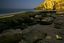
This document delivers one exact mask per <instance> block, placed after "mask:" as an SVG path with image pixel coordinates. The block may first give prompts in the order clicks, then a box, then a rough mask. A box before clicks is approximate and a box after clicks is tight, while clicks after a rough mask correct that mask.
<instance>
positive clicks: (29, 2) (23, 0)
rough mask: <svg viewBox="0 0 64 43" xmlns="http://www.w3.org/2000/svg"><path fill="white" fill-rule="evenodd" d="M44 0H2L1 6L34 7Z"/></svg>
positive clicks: (0, 1) (0, 0)
mask: <svg viewBox="0 0 64 43" xmlns="http://www.w3.org/2000/svg"><path fill="white" fill-rule="evenodd" d="M41 2H43V0H0V8H17V9H32V8H35V7H36V6H38V5H39V4H40V3H41Z"/></svg>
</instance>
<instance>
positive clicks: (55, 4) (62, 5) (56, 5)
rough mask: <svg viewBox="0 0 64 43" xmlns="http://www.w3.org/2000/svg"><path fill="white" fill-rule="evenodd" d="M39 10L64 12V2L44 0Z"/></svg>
mask: <svg viewBox="0 0 64 43" xmlns="http://www.w3.org/2000/svg"><path fill="white" fill-rule="evenodd" d="M35 9H37V10H57V11H59V10H60V11H63V10H64V0H44V2H42V3H41V4H40V5H39V6H38V7H36V8H35Z"/></svg>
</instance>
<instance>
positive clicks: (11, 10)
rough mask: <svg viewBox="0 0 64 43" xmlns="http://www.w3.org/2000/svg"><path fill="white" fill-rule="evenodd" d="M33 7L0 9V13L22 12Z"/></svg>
mask: <svg viewBox="0 0 64 43" xmlns="http://www.w3.org/2000/svg"><path fill="white" fill-rule="evenodd" d="M33 10H34V9H0V15H3V14H7V13H8V14H9V13H16V12H23V11H33Z"/></svg>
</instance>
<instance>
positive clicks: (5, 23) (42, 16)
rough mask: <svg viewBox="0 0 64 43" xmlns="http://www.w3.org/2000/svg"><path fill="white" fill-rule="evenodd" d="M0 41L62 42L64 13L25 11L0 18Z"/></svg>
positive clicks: (1, 42)
mask: <svg viewBox="0 0 64 43" xmlns="http://www.w3.org/2000/svg"><path fill="white" fill-rule="evenodd" d="M0 43H64V15H63V16H61V15H59V16H58V15H56V14H51V13H41V12H25V13H19V14H17V15H14V16H11V17H3V18H0Z"/></svg>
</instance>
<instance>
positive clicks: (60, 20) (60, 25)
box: [54, 16, 64, 29]
mask: <svg viewBox="0 0 64 43" xmlns="http://www.w3.org/2000/svg"><path fill="white" fill-rule="evenodd" d="M54 27H55V28H57V29H64V16H63V17H62V16H59V17H57V18H56V19H55V21H54Z"/></svg>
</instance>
